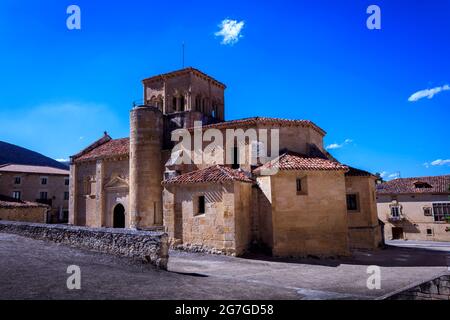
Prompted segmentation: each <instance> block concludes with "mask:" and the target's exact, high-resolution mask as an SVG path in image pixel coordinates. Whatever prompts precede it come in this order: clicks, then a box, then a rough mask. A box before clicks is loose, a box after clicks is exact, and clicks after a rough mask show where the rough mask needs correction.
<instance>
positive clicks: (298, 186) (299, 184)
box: [297, 179, 303, 192]
mask: <svg viewBox="0 0 450 320" xmlns="http://www.w3.org/2000/svg"><path fill="white" fill-rule="evenodd" d="M302 191H303V190H302V179H297V192H302Z"/></svg>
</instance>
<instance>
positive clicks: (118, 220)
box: [113, 203, 125, 228]
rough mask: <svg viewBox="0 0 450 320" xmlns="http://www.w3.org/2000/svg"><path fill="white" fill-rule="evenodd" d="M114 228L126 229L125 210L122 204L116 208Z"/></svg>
mask: <svg viewBox="0 0 450 320" xmlns="http://www.w3.org/2000/svg"><path fill="white" fill-rule="evenodd" d="M113 228H125V208H124V207H123V205H121V204H120V203H119V204H118V205H116V206H115V207H114V216H113Z"/></svg>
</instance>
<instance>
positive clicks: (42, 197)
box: [39, 191, 48, 200]
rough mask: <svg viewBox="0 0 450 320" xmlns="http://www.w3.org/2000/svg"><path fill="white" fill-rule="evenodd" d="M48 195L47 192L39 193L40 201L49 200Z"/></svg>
mask: <svg viewBox="0 0 450 320" xmlns="http://www.w3.org/2000/svg"><path fill="white" fill-rule="evenodd" d="M47 197H48V194H47V192H45V191H42V192H40V193H39V199H40V200H47Z"/></svg>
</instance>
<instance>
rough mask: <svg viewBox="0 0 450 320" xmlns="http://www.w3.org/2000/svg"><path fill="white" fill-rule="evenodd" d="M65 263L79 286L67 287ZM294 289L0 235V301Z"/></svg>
mask: <svg viewBox="0 0 450 320" xmlns="http://www.w3.org/2000/svg"><path fill="white" fill-rule="evenodd" d="M69 265H78V266H80V268H81V290H74V291H70V290H68V289H67V286H66V281H67V277H68V276H69V275H68V274H66V271H67V267H68V266H69ZM299 298H301V296H299V295H298V294H297V293H296V292H295V291H293V290H288V289H285V288H281V287H280V288H273V287H271V286H267V285H263V284H257V283H255V284H249V283H247V282H242V281H239V280H232V279H222V278H217V277H201V276H194V275H185V274H179V273H174V272H167V271H158V270H156V269H154V268H153V267H151V266H148V265H143V264H141V263H135V262H134V261H131V260H129V259H127V258H119V257H113V256H109V255H106V254H100V253H94V252H88V251H84V250H78V249H74V248H70V247H66V246H63V245H57V244H54V243H49V242H44V241H38V240H32V239H28V238H24V237H20V236H17V235H11V234H5V233H0V299H239V300H240V299H299Z"/></svg>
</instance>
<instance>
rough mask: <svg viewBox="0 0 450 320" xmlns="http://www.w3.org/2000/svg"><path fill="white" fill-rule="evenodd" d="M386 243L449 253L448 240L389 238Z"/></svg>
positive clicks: (449, 243) (449, 245) (449, 244)
mask: <svg viewBox="0 0 450 320" xmlns="http://www.w3.org/2000/svg"><path fill="white" fill-rule="evenodd" d="M386 244H388V245H390V246H395V247H402V248H422V249H428V250H437V251H444V252H447V253H449V254H450V242H437V241H418V240H390V241H386Z"/></svg>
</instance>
